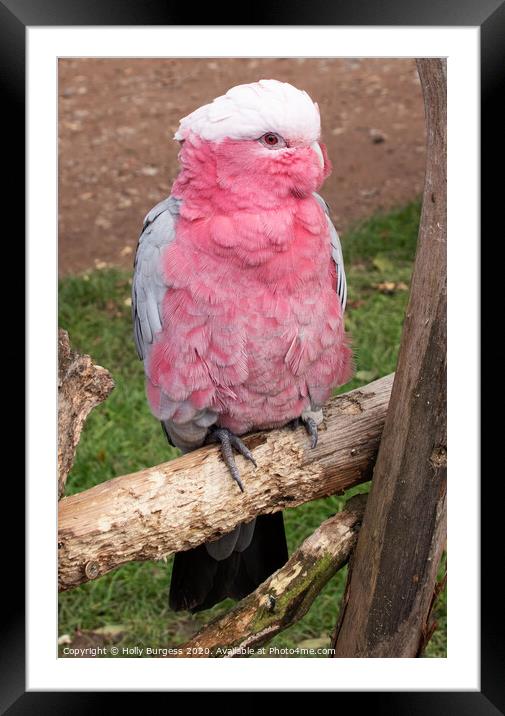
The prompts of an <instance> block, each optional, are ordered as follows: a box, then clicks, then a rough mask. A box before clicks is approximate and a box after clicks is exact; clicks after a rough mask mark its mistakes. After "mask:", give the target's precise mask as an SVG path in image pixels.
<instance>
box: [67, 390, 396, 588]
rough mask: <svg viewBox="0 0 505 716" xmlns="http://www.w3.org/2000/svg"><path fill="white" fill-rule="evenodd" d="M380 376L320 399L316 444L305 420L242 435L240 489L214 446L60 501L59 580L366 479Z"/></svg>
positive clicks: (379, 413) (158, 554)
mask: <svg viewBox="0 0 505 716" xmlns="http://www.w3.org/2000/svg"><path fill="white" fill-rule="evenodd" d="M392 381H393V376H387V377H385V378H382V379H380V380H377V381H375V382H373V383H370V384H369V385H367V386H365V387H363V388H360V389H358V390H353V391H352V392H350V393H347V394H345V395H342V396H339V397H335V398H332V399H331V400H330V401H329V402H328V404H327V405H326V406H325V410H324V422H323V424H322V425H320V426H319V442H318V445H317V447H316V448H315V449H314V450H311V449H310V445H309V440H308V437H307V435H306V433H305V431H304V429H303V428H299V429H297V430H292V429H290V428H284V429H283V430H273V431H269V432H263V433H258V434H255V435H251V436H248V437H246V438H245V442H246V444H247V445H248V446H249V448H251V449H252V450H253V451H254V455H255V458H256V461H257V463H258V467H257V469H254V468H253V467H252V466H251V464H250V463H249V462H246V461H245V460H244V459H242V458H241V457H237V461H238V464H239V467H240V470H241V472H242V477H243V482H244V485H245V492H244V493H241V492H240V491H239V490H238V488H237V486H236V485H235V483H234V482H233V481H232V480H231V479H230V476H229V474H228V471H227V469H226V467H225V466H224V464H223V462H222V460H221V458H220V455H219V450H218V448H217V447H214V446H212V447H204V448H202V449H200V450H196V451H195V452H192V453H189V454H188V455H185V456H183V457H181V458H179V459H177V460H172V461H171V462H167V463H164V464H162V465H157V466H156V467H152V468H149V469H146V470H142V471H140V472H137V473H134V474H132V475H124V476H122V477H117V478H115V479H113V480H109V481H107V482H105V483H102V484H101V485H97V486H96V487H93V488H91V489H89V490H86V491H85V492H82V493H80V494H77V495H72V496H70V497H65V498H63V499H62V500H61V501H60V503H59V535H58V542H59V585H60V589H62V590H64V589H70V588H72V587H75V586H77V585H78V584H82V583H83V582H86V581H88V580H90V579H94V578H96V577H98V576H100V575H102V574H105V573H106V572H109V571H110V570H112V569H114V568H115V567H118V566H119V565H121V564H124V563H126V562H131V561H138V560H155V559H162V558H164V557H166V556H167V555H169V554H171V553H172V552H178V551H183V550H186V549H189V548H191V547H196V546H197V545H199V544H202V543H203V542H207V541H211V540H213V539H216V538H218V537H219V536H220V535H223V534H225V533H227V532H229V531H230V530H232V529H233V527H235V526H236V525H237V524H238V523H240V522H247V521H248V520H250V519H252V518H253V517H254V516H255V515H258V514H261V513H267V512H276V511H278V510H282V509H284V508H286V507H296V506H297V505H300V504H302V503H305V502H309V501H310V500H314V499H317V498H320V497H326V496H328V495H332V494H335V493H338V492H341V491H342V490H345V489H347V488H349V487H351V486H353V485H356V484H358V483H360V482H364V481H366V480H368V479H370V476H371V471H372V468H373V463H374V461H375V456H376V453H377V449H378V445H379V442H380V438H381V434H382V428H383V424H384V419H385V415H386V411H387V407H388V403H389V395H390V391H391V385H392Z"/></svg>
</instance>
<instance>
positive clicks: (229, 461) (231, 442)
mask: <svg viewBox="0 0 505 716" xmlns="http://www.w3.org/2000/svg"><path fill="white" fill-rule="evenodd" d="M208 442H219V443H220V444H221V455H222V457H223V460H224V462H225V465H226V466H227V468H228V470H229V471H230V474H231V476H232V478H233V479H234V480H235V482H236V483H237V485H238V486H239V487H240V490H241V491H242V492H244V485H243V484H242V480H241V479H240V472H239V469H238V467H237V465H236V463H235V458H234V456H233V448H235V450H236V451H237V452H238V453H240V454H241V455H242V456H243V457H245V459H246V460H250V461H251V462H252V464H253V465H254V467H257V464H256V460H255V459H254V457H253V454H252V452H251V451H250V450H249V448H248V447H246V445H244V443H243V442H242V440H241V439H240V438H239V437H237V436H236V435H234V434H233V433H232V432H230V431H229V430H228V429H227V428H214V429H212V430H211V432H210V434H209V437H208Z"/></svg>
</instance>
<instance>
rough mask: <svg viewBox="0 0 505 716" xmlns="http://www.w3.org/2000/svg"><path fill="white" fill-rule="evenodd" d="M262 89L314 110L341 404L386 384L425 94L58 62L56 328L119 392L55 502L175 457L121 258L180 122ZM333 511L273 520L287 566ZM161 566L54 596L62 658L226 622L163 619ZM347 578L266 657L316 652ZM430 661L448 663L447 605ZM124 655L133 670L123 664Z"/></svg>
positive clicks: (346, 80) (350, 73)
mask: <svg viewBox="0 0 505 716" xmlns="http://www.w3.org/2000/svg"><path fill="white" fill-rule="evenodd" d="M262 78H267V79H269V78H273V79H278V80H283V81H287V82H290V83H291V84H294V85H295V86H297V87H298V88H300V89H304V90H306V91H307V92H308V93H309V94H310V96H311V97H312V99H313V100H314V101H317V102H318V104H319V107H320V110H321V119H322V140H323V141H324V142H325V143H326V145H327V148H328V153H329V157H330V159H331V161H332V163H333V173H332V175H331V176H330V177H329V178H328V179H327V180H326V183H325V185H324V186H323V189H322V191H321V193H322V195H323V196H324V198H325V199H326V201H327V202H328V203H329V205H330V208H331V211H332V218H333V221H334V223H335V225H336V227H337V230H338V231H339V233H340V235H341V239H342V244H343V250H344V257H345V261H346V272H347V279H348V284H349V300H348V307H347V311H346V328H347V330H348V331H349V332H350V333H351V335H352V337H353V348H354V352H355V357H356V365H357V370H356V375H355V377H354V378H353V380H352V381H351V382H350V383H348V384H347V386H345V387H343V388H341V389H340V390H339V391H338V392H343V391H346V390H349V389H352V388H354V387H357V386H359V385H362V384H364V383H368V382H370V381H371V380H374V379H375V378H378V377H380V376H383V375H386V374H387V373H390V372H392V371H394V369H395V365H396V357H397V352H398V347H399V342H400V337H401V330H402V323H403V315H404V311H405V307H406V303H407V300H408V290H409V283H410V276H411V271H412V263H413V259H414V253H415V245H416V238H417V229H418V223H419V213H420V197H421V193H422V188H423V181H424V162H425V129H424V108H423V99H422V92H421V86H420V83H419V79H418V76H417V71H416V66H415V61H414V60H410V59H359V58H349V59H258V58H255V59H215V58H212V59H128V58H126V59H65V60H60V61H59V244H58V248H59V275H60V284H59V313H60V316H59V325H60V327H62V328H65V329H66V330H68V331H69V334H70V340H71V343H72V345H73V347H74V348H75V349H77V350H79V351H80V352H83V353H88V354H90V355H91V356H92V357H93V359H94V360H95V361H96V362H97V363H99V364H101V365H103V366H105V367H106V368H108V370H110V372H111V373H112V375H113V377H114V380H115V382H116V388H115V390H114V391H113V393H112V395H111V396H110V397H109V399H108V400H107V401H106V402H105V403H104V404H102V405H101V406H99V407H98V408H96V409H95V410H94V411H93V412H92V413H91V415H90V417H89V418H88V421H87V423H86V426H85V429H84V432H83V434H82V436H81V442H80V445H79V448H78V451H77V456H76V461H75V464H74V467H73V470H72V472H71V475H70V477H69V480H68V484H67V494H72V493H74V492H79V491H81V490H83V489H86V488H88V487H91V486H92V485H95V484H98V483H100V482H102V481H104V480H107V479H110V478H112V477H116V476H118V475H122V474H126V473H129V472H134V471H135V470H139V469H141V468H143V467H146V466H149V465H155V464H158V463H160V462H164V461H166V460H169V459H171V458H172V457H175V456H176V454H177V452H176V451H175V450H174V449H173V448H171V447H170V446H168V445H167V443H166V441H165V438H164V436H163V435H162V432H161V430H160V428H159V424H158V423H157V421H156V420H155V419H154V418H153V417H152V416H151V414H150V412H149V409H148V407H147V403H146V399H145V395H144V385H143V370H142V365H141V363H140V362H139V361H138V359H137V356H136V353H135V349H134V345H133V338H132V332H131V319H130V307H131V300H130V290H131V274H132V268H133V258H134V253H135V247H136V243H137V240H138V235H139V232H140V229H141V226H142V221H143V218H144V216H145V214H146V213H147V212H148V211H149V209H150V208H151V207H152V206H153V205H154V204H156V203H157V202H158V201H160V200H161V199H162V198H164V197H165V196H167V195H168V194H169V193H170V187H171V185H172V182H173V180H174V178H175V176H176V174H177V152H178V144H177V143H176V142H174V141H173V140H172V137H173V134H174V132H175V130H176V129H177V126H178V122H179V119H180V118H181V117H183V116H185V115H186V114H188V113H189V112H191V111H193V110H194V109H196V108H197V107H199V106H201V105H202V104H205V103H207V102H209V101H211V100H212V99H213V98H214V97H216V96H218V95H220V94H223V93H224V92H226V90H227V89H229V88H230V87H232V86H233V85H236V84H240V83H244V82H254V81H257V80H259V79H262ZM368 487H369V486H368V485H361V486H359V487H358V488H355V489H354V490H352V491H349V493H347V494H346V495H345V496H338V497H337V496H335V497H331V498H329V499H327V500H320V501H317V502H313V503H310V504H308V505H303V506H301V507H299V508H296V509H293V510H288V511H286V512H285V522H286V530H287V536H288V544H289V548H290V551H292V550H294V549H295V548H296V547H297V546H298V545H299V544H300V542H301V541H302V540H303V539H305V538H306V537H307V536H308V535H309V534H310V533H311V532H313V531H314V530H315V529H316V528H317V527H318V525H319V524H320V523H321V522H322V521H323V520H324V519H326V518H327V517H329V516H330V515H331V514H334V512H335V511H336V510H338V509H340V508H341V506H342V505H343V503H344V501H345V500H346V499H347V498H348V497H349V496H350V495H351V494H353V493H355V492H364V491H367V490H368ZM169 577H170V561H169V563H168V564H164V563H152V562H151V563H143V564H129V565H125V566H123V567H121V568H120V569H118V570H116V571H115V572H113V573H111V574H108V575H105V576H104V577H102V578H101V579H99V580H97V581H95V582H90V583H88V584H85V585H83V586H81V587H79V588H78V589H76V590H73V591H71V592H67V593H63V594H62V595H60V639H59V644H60V654H61V655H63V649H64V647H65V646H68V645H70V646H74V647H82V646H96V645H104V644H108V643H111V642H114V643H117V644H119V645H123V646H130V647H134V646H151V647H163V646H165V647H167V646H168V647H170V646H175V645H177V644H180V643H182V642H184V641H185V640H187V639H188V638H189V637H190V636H191V635H192V634H193V633H194V632H195V631H196V630H197V629H198V628H199V627H200V626H201V625H202V624H203V623H205V622H206V621H208V620H209V619H210V618H211V617H213V616H215V615H217V614H220V613H222V612H223V611H225V610H226V609H228V608H229V606H230V604H231V602H224V603H223V604H222V605H219V606H217V607H215V608H214V609H212V610H210V612H204V613H203V614H198V615H189V614H180V613H178V614H175V613H173V612H170V610H169V609H168V604H167V593H168V585H169ZM344 585H345V570H342V571H341V572H339V573H338V574H337V575H335V577H334V578H333V579H332V580H331V581H330V583H329V584H328V585H327V587H326V588H325V589H324V590H323V592H322V593H321V594H320V595H319V597H318V598H317V599H316V602H315V603H314V605H313V607H312V609H311V610H310V612H309V613H308V614H307V616H306V617H305V618H304V619H303V620H302V621H301V622H300V623H299V624H297V625H295V626H293V627H292V628H291V629H289V630H287V631H285V632H283V633H282V634H280V635H279V636H278V637H276V639H275V640H274V641H273V642H272V645H275V646H278V647H281V648H282V647H287V648H293V647H297V646H300V647H315V648H317V647H325V646H328V645H329V635H330V633H331V630H332V629H333V628H334V625H335V619H336V615H337V611H338V605H339V600H340V597H341V595H342V591H343V587H344ZM435 615H436V617H437V619H438V623H439V628H438V629H437V631H436V632H435V634H434V636H433V638H432V640H431V642H430V644H429V646H428V650H427V652H426V656H445V654H446V645H445V592H444V593H442V595H441V597H440V598H439V602H438V604H437V607H436V614H435ZM132 655H133V654H132Z"/></svg>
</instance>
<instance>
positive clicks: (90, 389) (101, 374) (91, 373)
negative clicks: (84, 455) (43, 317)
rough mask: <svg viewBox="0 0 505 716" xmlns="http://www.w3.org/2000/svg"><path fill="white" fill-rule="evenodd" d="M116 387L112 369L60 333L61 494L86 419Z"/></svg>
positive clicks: (59, 428)
mask: <svg viewBox="0 0 505 716" xmlns="http://www.w3.org/2000/svg"><path fill="white" fill-rule="evenodd" d="M113 388H114V381H113V380H112V376H111V374H110V373H109V371H107V370H105V368H102V367H101V366H99V365H95V364H94V363H93V361H92V360H91V358H90V357H89V356H88V355H79V353H75V352H74V351H73V350H72V349H71V347H70V341H69V338H68V333H67V332H66V331H63V330H61V329H60V331H59V332H58V497H61V496H62V495H63V492H64V491H65V483H66V481H67V476H68V473H69V472H70V470H71V468H72V465H73V462H74V457H75V451H76V448H77V445H78V443H79V438H80V437H81V431H82V428H83V425H84V421H85V420H86V418H87V417H88V415H89V413H90V411H91V410H92V408H94V407H95V406H96V405H99V404H100V403H102V402H103V401H104V400H105V399H106V398H107V397H108V395H109V393H110V392H111V390H112V389H113Z"/></svg>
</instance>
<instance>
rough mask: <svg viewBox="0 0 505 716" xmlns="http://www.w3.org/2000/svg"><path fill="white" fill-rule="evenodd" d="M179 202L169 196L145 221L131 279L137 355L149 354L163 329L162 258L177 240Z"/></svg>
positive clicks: (145, 355) (142, 357)
mask: <svg viewBox="0 0 505 716" xmlns="http://www.w3.org/2000/svg"><path fill="white" fill-rule="evenodd" d="M179 204H180V201H179V200H178V199H174V198H173V197H169V198H168V199H164V200H163V201H161V202H160V203H159V204H157V205H156V206H155V207H154V208H153V209H151V211H150V212H149V213H148V214H147V216H146V217H145V219H144V225H143V228H142V233H141V235H140V238H139V242H138V246H137V252H136V254H135V263H134V272H133V280H132V319H133V330H134V337H135V345H136V346H137V353H138V356H139V358H140V359H141V360H144V359H145V358H146V357H147V355H148V354H149V350H150V347H151V345H152V343H153V339H154V336H155V335H156V333H158V332H159V331H160V330H161V307H162V303H163V297H164V295H165V293H166V290H167V288H168V286H167V283H166V281H165V279H164V276H163V269H162V261H161V256H162V253H163V250H164V249H165V248H166V247H167V245H168V244H170V243H171V242H172V241H173V240H174V239H175V225H176V222H177V217H178V214H179Z"/></svg>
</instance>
